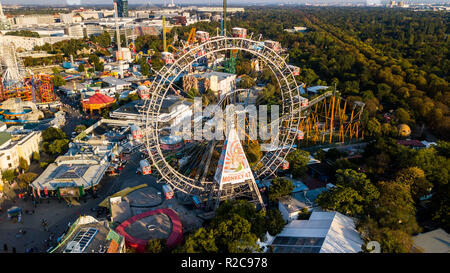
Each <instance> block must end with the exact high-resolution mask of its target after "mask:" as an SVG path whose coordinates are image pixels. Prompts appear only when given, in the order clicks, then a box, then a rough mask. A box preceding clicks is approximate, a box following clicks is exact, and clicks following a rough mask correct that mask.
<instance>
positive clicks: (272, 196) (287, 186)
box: [269, 177, 294, 202]
mask: <svg viewBox="0 0 450 273" xmlns="http://www.w3.org/2000/svg"><path fill="white" fill-rule="evenodd" d="M292 190H294V185H293V184H292V181H291V180H288V179H286V178H280V177H275V178H274V179H273V180H272V183H271V185H270V187H269V200H270V201H273V202H275V201H278V200H279V199H280V198H281V197H283V196H286V195H289V194H291V193H292Z"/></svg>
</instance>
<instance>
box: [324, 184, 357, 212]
mask: <svg viewBox="0 0 450 273" xmlns="http://www.w3.org/2000/svg"><path fill="white" fill-rule="evenodd" d="M363 200H364V199H363V198H362V197H361V195H359V194H358V192H357V191H355V190H354V189H352V188H350V187H344V186H337V187H335V188H332V189H331V190H330V191H325V192H322V193H321V194H319V196H318V197H317V199H316V203H317V204H318V205H319V206H320V207H321V208H323V209H326V210H332V211H338V212H340V213H343V214H347V215H350V216H355V215H360V214H362V213H363V212H364V208H363V206H362V204H361V203H362V202H363Z"/></svg>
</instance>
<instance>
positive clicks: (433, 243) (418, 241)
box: [411, 228, 450, 253]
mask: <svg viewBox="0 0 450 273" xmlns="http://www.w3.org/2000/svg"><path fill="white" fill-rule="evenodd" d="M413 240H414V243H413V247H412V249H411V252H415V253H450V234H448V233H447V232H445V231H444V230H443V229H441V228H438V229H435V230H433V231H430V232H426V233H422V234H419V235H416V236H414V237H413Z"/></svg>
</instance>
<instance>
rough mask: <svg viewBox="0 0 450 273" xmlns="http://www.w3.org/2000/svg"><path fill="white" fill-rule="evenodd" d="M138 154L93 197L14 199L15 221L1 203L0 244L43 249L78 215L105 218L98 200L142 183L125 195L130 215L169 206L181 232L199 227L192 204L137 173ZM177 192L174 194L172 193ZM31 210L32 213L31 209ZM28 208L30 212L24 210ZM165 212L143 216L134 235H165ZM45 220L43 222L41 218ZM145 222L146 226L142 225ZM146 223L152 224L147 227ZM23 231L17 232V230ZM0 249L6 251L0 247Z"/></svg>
mask: <svg viewBox="0 0 450 273" xmlns="http://www.w3.org/2000/svg"><path fill="white" fill-rule="evenodd" d="M139 160H141V156H140V153H139V152H136V153H133V154H131V157H130V159H129V160H128V162H127V164H126V166H125V168H124V169H123V170H122V171H121V173H120V175H118V176H104V177H103V179H102V181H101V182H100V184H99V188H98V190H97V191H96V194H97V197H96V198H93V196H91V195H90V194H87V195H86V196H85V198H84V199H80V200H78V202H74V203H75V204H74V205H70V206H69V205H68V204H67V203H66V202H65V201H64V200H61V201H58V199H41V200H40V201H38V202H37V204H36V207H34V205H33V202H32V201H31V200H30V199H28V200H26V201H24V200H21V199H17V200H16V201H15V203H10V204H9V205H8V206H12V205H14V206H20V207H21V208H22V211H23V214H22V221H21V222H14V221H13V220H11V219H8V217H7V213H6V210H7V208H9V207H3V210H2V212H0V248H1V247H2V246H3V247H4V245H5V244H6V245H7V248H8V252H9V253H11V252H12V251H13V248H15V251H16V252H17V253H24V252H27V251H30V250H31V249H32V252H46V251H47V249H49V248H50V247H51V246H55V245H57V241H56V239H57V238H58V237H60V236H61V235H62V234H63V233H64V232H65V231H66V230H67V229H68V227H69V226H70V224H71V223H73V222H74V221H75V220H76V219H77V218H78V217H79V216H80V215H91V216H93V217H95V218H97V219H99V220H101V219H104V218H105V217H106V215H97V212H98V210H99V207H98V204H99V203H100V202H102V201H103V200H104V199H105V198H106V197H107V196H110V195H112V194H114V193H116V192H118V191H120V190H122V189H124V188H126V187H134V186H137V185H141V184H147V185H148V187H145V188H141V189H139V190H136V191H134V192H131V193H130V194H128V195H127V196H126V197H124V198H127V199H128V200H129V201H130V205H131V211H132V214H133V215H137V214H140V213H142V212H145V211H148V210H154V209H158V208H172V209H174V210H175V211H176V212H177V213H178V216H179V217H180V220H181V222H182V225H183V232H190V231H194V230H196V229H198V228H199V227H201V225H202V223H203V220H201V219H200V218H198V217H197V216H196V215H197V213H200V212H201V211H200V210H197V209H195V208H194V207H193V205H192V204H186V201H180V200H178V199H177V198H176V197H175V198H173V199H170V200H166V199H165V198H164V196H163V195H162V192H163V191H162V184H158V183H156V178H155V177H153V176H152V175H138V174H136V169H137V168H138V166H139ZM175 195H176V196H177V194H175ZM33 210H34V214H31V212H32V211H33ZM26 211H28V213H29V214H27V213H25V212H26ZM164 217H167V216H164V215H160V216H158V217H153V218H149V219H143V220H145V221H148V223H147V222H145V223H144V222H143V223H142V226H141V228H142V229H139V228H138V229H137V231H136V232H137V234H136V235H138V236H137V237H138V238H139V237H140V236H143V239H146V238H149V239H151V238H164V236H166V235H167V236H168V234H170V231H171V222H170V219H169V218H168V217H167V219H164ZM43 219H45V220H46V222H47V225H46V226H43V225H42V220H43ZM144 225H145V228H146V229H144ZM148 225H154V226H155V227H151V228H150V229H151V230H149V229H148ZM21 230H22V231H23V232H22V233H20V232H19V231H21ZM0 252H5V251H4V250H0Z"/></svg>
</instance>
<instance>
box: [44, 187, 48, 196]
mask: <svg viewBox="0 0 450 273" xmlns="http://www.w3.org/2000/svg"><path fill="white" fill-rule="evenodd" d="M44 193H45V196H46V197H48V191H47V187H44Z"/></svg>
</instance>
